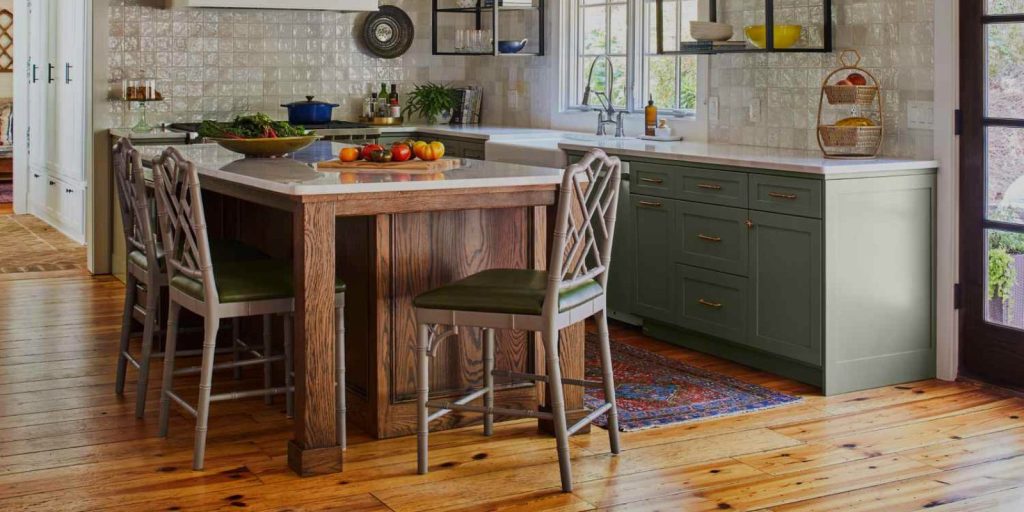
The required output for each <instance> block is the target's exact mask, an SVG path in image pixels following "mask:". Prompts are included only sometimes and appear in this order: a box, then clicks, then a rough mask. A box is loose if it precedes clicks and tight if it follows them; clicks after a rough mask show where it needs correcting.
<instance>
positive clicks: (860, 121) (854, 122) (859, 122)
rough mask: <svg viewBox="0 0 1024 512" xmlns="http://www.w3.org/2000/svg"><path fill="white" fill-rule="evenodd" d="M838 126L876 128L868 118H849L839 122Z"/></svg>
mask: <svg viewBox="0 0 1024 512" xmlns="http://www.w3.org/2000/svg"><path fill="white" fill-rule="evenodd" d="M836 126H858V127H860V126H875V122H874V121H872V120H870V119H868V118H866V117H847V118H846V119H842V120H840V121H838V122H837V123H836Z"/></svg>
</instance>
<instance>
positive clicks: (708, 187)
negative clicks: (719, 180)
mask: <svg viewBox="0 0 1024 512" xmlns="http://www.w3.org/2000/svg"><path fill="white" fill-rule="evenodd" d="M697 188H702V189H704V190H722V186H721V185H712V184H710V183H698V184H697Z"/></svg>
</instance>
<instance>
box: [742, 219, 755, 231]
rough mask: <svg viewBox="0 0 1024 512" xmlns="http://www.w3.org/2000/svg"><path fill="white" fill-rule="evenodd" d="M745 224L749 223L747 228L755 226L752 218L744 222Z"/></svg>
mask: <svg viewBox="0 0 1024 512" xmlns="http://www.w3.org/2000/svg"><path fill="white" fill-rule="evenodd" d="M744 224H746V225H747V229H753V228H754V221H752V220H750V219H747V220H746V222H744Z"/></svg>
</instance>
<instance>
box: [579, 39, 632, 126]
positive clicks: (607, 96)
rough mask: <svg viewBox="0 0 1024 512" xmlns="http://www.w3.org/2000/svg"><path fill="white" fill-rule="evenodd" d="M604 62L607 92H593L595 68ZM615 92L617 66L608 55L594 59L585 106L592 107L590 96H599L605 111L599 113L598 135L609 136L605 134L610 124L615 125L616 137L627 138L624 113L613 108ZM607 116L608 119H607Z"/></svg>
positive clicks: (589, 74)
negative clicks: (606, 127)
mask: <svg viewBox="0 0 1024 512" xmlns="http://www.w3.org/2000/svg"><path fill="white" fill-rule="evenodd" d="M599 60H604V62H605V68H606V69H607V75H606V76H607V77H608V80H607V82H606V83H605V90H604V92H602V91H596V92H594V91H591V89H590V84H591V82H592V81H593V80H594V66H596V65H597V61H599ZM614 90H615V66H614V65H613V64H612V59H610V58H609V57H608V56H607V55H599V56H597V58H595V59H594V62H592V63H591V64H590V72H589V73H588V74H587V87H586V88H585V89H583V106H584V107H590V94H591V93H593V94H594V96H597V100H598V101H600V102H601V106H602V107H603V108H604V110H603V111H600V110H599V111H598V112H597V135H598V136H603V135H607V133H605V126H606V125H609V124H614V125H615V136H616V137H625V136H626V132H625V130H624V128H623V123H622V114H624V112H621V111H620V112H616V111H615V107H614V106H612V99H611V94H612V91H614ZM605 114H607V115H608V118H607V119H605Z"/></svg>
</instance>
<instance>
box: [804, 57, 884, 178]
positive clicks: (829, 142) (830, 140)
mask: <svg viewBox="0 0 1024 512" xmlns="http://www.w3.org/2000/svg"><path fill="white" fill-rule="evenodd" d="M860 61H861V56H860V52H858V51H857V50H843V51H842V52H840V54H839V67H838V68H836V69H835V70H833V71H832V72H831V73H829V74H828V76H826V77H825V80H824V81H823V82H822V84H821V96H820V97H819V98H818V146H819V147H820V148H821V151H822V153H824V154H825V157H826V158H851V159H855V158H876V157H877V156H878V154H879V153H880V152H881V151H882V142H883V140H884V135H885V107H884V102H883V100H882V87H881V84H880V83H879V82H878V79H877V78H875V75H873V74H871V72H870V71H868V70H866V69H864V68H862V67H860ZM842 116H845V117H842Z"/></svg>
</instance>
